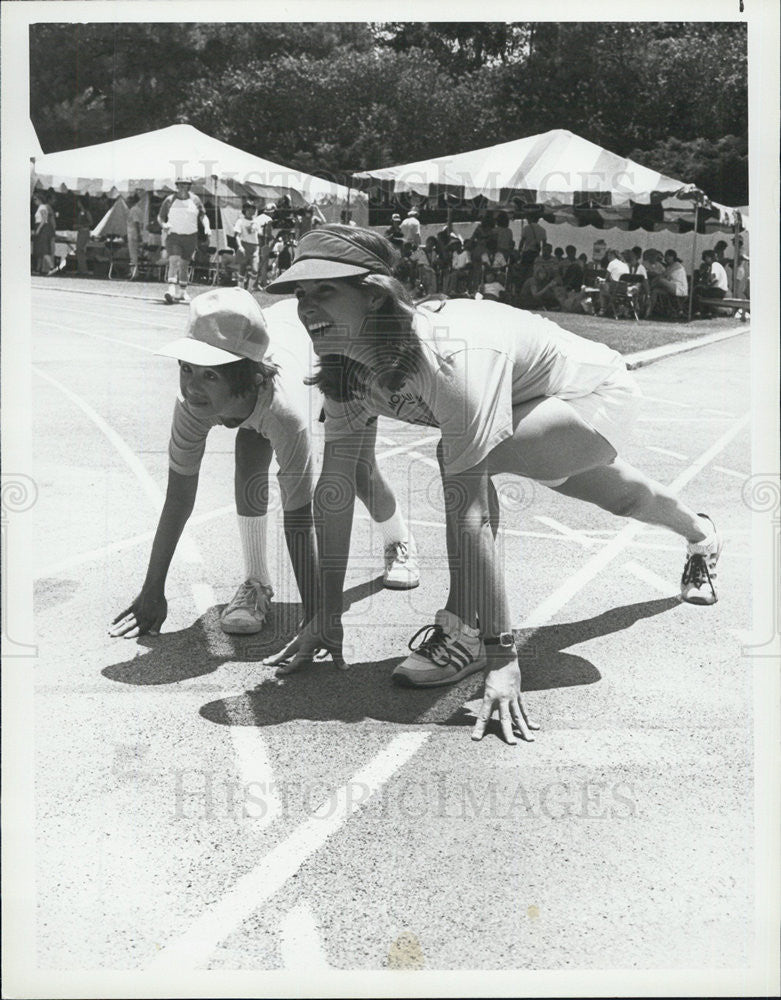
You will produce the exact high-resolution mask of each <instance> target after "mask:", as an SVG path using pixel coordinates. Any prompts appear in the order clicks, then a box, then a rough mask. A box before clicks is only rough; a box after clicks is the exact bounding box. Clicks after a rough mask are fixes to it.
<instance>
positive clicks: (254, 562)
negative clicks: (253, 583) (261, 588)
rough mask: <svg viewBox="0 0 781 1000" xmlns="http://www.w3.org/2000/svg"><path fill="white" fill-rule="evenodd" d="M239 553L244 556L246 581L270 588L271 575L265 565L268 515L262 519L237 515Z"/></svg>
mask: <svg viewBox="0 0 781 1000" xmlns="http://www.w3.org/2000/svg"><path fill="white" fill-rule="evenodd" d="M238 521H239V538H240V539H241V552H242V555H243V556H244V572H245V578H246V579H247V580H258V581H259V582H260V583H263V584H265V585H266V586H267V587H270V586H271V575H270V574H269V571H268V566H267V565H266V529H267V526H268V514H264V515H263V516H262V517H244V516H243V515H242V514H239V515H238Z"/></svg>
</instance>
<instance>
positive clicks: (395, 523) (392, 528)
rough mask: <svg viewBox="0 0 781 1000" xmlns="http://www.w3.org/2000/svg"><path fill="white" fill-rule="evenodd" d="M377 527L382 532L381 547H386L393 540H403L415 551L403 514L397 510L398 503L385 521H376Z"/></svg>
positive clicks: (413, 541)
mask: <svg viewBox="0 0 781 1000" xmlns="http://www.w3.org/2000/svg"><path fill="white" fill-rule="evenodd" d="M377 527H378V528H379V529H380V531H381V532H382V544H383V547H385V548H387V547H388V546H389V545H392V544H393V543H394V542H405V543H406V545H407V546H408V547H409V548H410V549H411V550H412V551H413V552H414V551H415V539H414V538H413V537H412V532H411V531H410V530H409V527H408V526H407V522H406V521H405V520H404V515H403V514H402V513H401V511H400V510H399V506H398V504H397V505H396V510H395V511H394V512H393V514H392V515H391V516H390V517H389V518H388V520H387V521H377Z"/></svg>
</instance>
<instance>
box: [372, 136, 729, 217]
mask: <svg viewBox="0 0 781 1000" xmlns="http://www.w3.org/2000/svg"><path fill="white" fill-rule="evenodd" d="M355 176H356V178H358V179H361V180H364V181H366V180H374V181H380V182H387V183H389V184H391V185H392V188H393V190H394V191H395V192H396V193H404V192H407V193H415V194H418V195H422V196H424V197H425V196H428V195H431V194H435V193H437V192H438V191H441V190H442V189H444V190H446V191H452V192H455V193H458V194H459V195H460V196H461V197H463V198H465V199H470V198H476V197H478V196H482V197H484V198H486V199H487V200H488V201H489V202H491V203H492V204H495V205H500V204H506V203H509V202H511V201H512V200H514V199H517V201H518V202H519V203H526V204H529V205H544V206H545V208H546V211H550V212H551V213H552V214H553V215H554V216H555V218H556V221H582V222H586V223H593V222H598V223H600V224H601V225H602V226H615V225H622V226H624V227H627V226H628V225H629V224H630V222H631V221H632V219H633V218H635V219H637V218H638V217H640V216H643V217H644V218H645V220H646V222H645V223H644V224H648V225H651V224H653V225H655V224H657V222H658V224H659V225H660V227H661V226H667V225H670V224H671V223H672V224H675V225H677V222H678V220H679V219H684V220H686V221H692V220H693V218H694V205H695V202H696V201H699V202H700V204H703V205H704V206H705V208H706V210H710V211H709V212H708V214H709V215H710V216H711V217H715V218H716V219H717V221H718V223H719V224H720V225H722V226H730V227H731V226H734V224H735V221H736V211H737V210H736V209H729V208H726V207H725V206H722V205H715V203H712V202H710V201H709V200H708V199H707V198H704V196H703V195H702V192H698V191H697V189H696V188H694V187H693V186H692V185H684V184H683V183H682V182H681V181H679V180H675V179H674V178H672V177H666V176H665V175H664V174H660V173H658V171H655V170H650V169H649V168H648V167H644V166H642V165H641V164H639V163H635V162H634V161H633V160H629V159H627V158H626V157H622V156H617V155H616V154H615V153H611V152H609V151H608V150H606V149H603V148H602V147H601V146H598V145H596V144H595V143H593V142H589V141H588V140H587V139H583V138H581V137H580V136H577V135H574V134H573V133H572V132H569V131H568V130H566V129H553V130H552V131H550V132H544V133H542V134H540V135H532V136H528V137H526V138H523V139H514V140H513V141H512V142H503V143H499V144H498V145H496V146H489V147H486V148H484V149H474V150H471V151H469V152H465V153H456V154H454V155H452V156H440V157H436V158H435V159H431V160H419V161H417V162H415V163H405V164H401V165H399V166H394V167H384V168H380V169H377V170H366V171H363V172H362V173H358V174H356V175H355Z"/></svg>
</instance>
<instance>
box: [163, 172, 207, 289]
mask: <svg viewBox="0 0 781 1000" xmlns="http://www.w3.org/2000/svg"><path fill="white" fill-rule="evenodd" d="M192 183H193V182H192V178H191V177H179V178H177V180H176V194H169V195H168V197H167V198H166V199H165V201H164V202H163V204H162V205H161V206H160V211H159V213H158V216H157V221H158V222H159V223H160V225H161V227H162V230H163V233H164V236H165V240H164V243H165V249H166V253H167V254H168V291H167V292H166V293H165V296H164V298H165V301H166V302H167V303H168V305H169V306H170V305H173V303H174V302H189V301H190V299H189V298H188V296H187V280H188V276H189V272H190V261H191V260H192V257H193V254H194V253H195V247H196V244H197V243H198V227H199V225H200V226H201V227H202V229H203V233H204V235H205V236H209V235H211V227H210V225H209V217H208V216H207V215H206V209H205V208H204V207H203V203H202V201H201V199H200V198H199V197H198V195H197V194H193V192H192V191H191V190H190V188H191V187H192Z"/></svg>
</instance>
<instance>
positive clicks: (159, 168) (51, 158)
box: [35, 125, 368, 224]
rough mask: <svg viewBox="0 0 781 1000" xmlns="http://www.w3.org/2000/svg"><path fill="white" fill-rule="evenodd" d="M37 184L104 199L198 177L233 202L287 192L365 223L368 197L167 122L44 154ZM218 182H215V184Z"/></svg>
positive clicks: (334, 216)
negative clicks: (122, 136) (140, 132)
mask: <svg viewBox="0 0 781 1000" xmlns="http://www.w3.org/2000/svg"><path fill="white" fill-rule="evenodd" d="M35 175H36V181H37V184H38V186H40V187H44V188H50V187H53V188H55V189H58V190H69V191H78V192H80V193H81V194H90V195H97V194H101V193H106V194H108V195H109V196H110V197H116V196H117V195H119V194H124V195H127V194H129V193H132V192H133V191H135V190H137V189H139V188H141V189H143V190H145V191H158V192H166V191H173V190H174V188H175V181H176V178H177V177H187V176H194V177H197V178H202V181H203V186H204V188H205V189H206V190H207V191H209V192H210V193H212V192H213V193H214V194H215V195H216V198H215V200H216V201H217V202H218V204H219V199H220V197H225V198H227V197H228V196H230V197H232V198H234V199H235V198H238V199H239V200H241V198H242V197H245V196H246V195H247V194H249V193H252V194H254V195H255V196H257V197H261V198H267V199H272V200H276V199H278V198H280V197H282V196H283V195H287V196H288V197H289V198H290V201H291V203H292V205H293V207H301V206H303V205H305V204H307V205H314V206H317V208H318V209H319V210H320V212H321V213H322V215H324V216H325V218H326V219H328V221H338V220H339V218H340V214H341V212H342V211H343V210H344V209H346V208H347V207H348V206H349V209H350V211H351V212H352V213H353V218H354V219H355V220H356V222H358V223H359V224H365V223H366V222H367V221H368V199H367V197H366V195H362V194H360V193H359V192H356V191H350V190H349V189H348V188H346V187H345V186H344V185H341V184H336V183H332V182H331V181H327V180H323V179H322V178H319V177H313V176H312V175H311V174H306V173H303V172H302V171H300V170H293V169H292V168H290V167H284V166H280V165H279V164H277V163H272V162H271V161H270V160H264V159H263V158H262V157H260V156H253V155H252V154H251V153H246V152H244V151H243V150H241V149H236V148H235V147H233V146H230V145H228V143H225V142H221V141H220V140H219V139H213V138H211V136H208V135H205V134H204V133H203V132H199V131H198V129H196V128H193V126H192V125H171V126H169V127H168V128H162V129H157V130H156V131H153V132H146V133H144V134H143V135H134V136H129V137H128V138H126V139H116V140H114V141H113V142H103V143H99V144H98V145H95V146H81V147H79V148H77V149H66V150H63V151H62V152H59V153H49V154H47V155H44V156H41V157H38V158H37V159H36V161H35ZM218 181H219V182H222V183H221V184H218Z"/></svg>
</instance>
